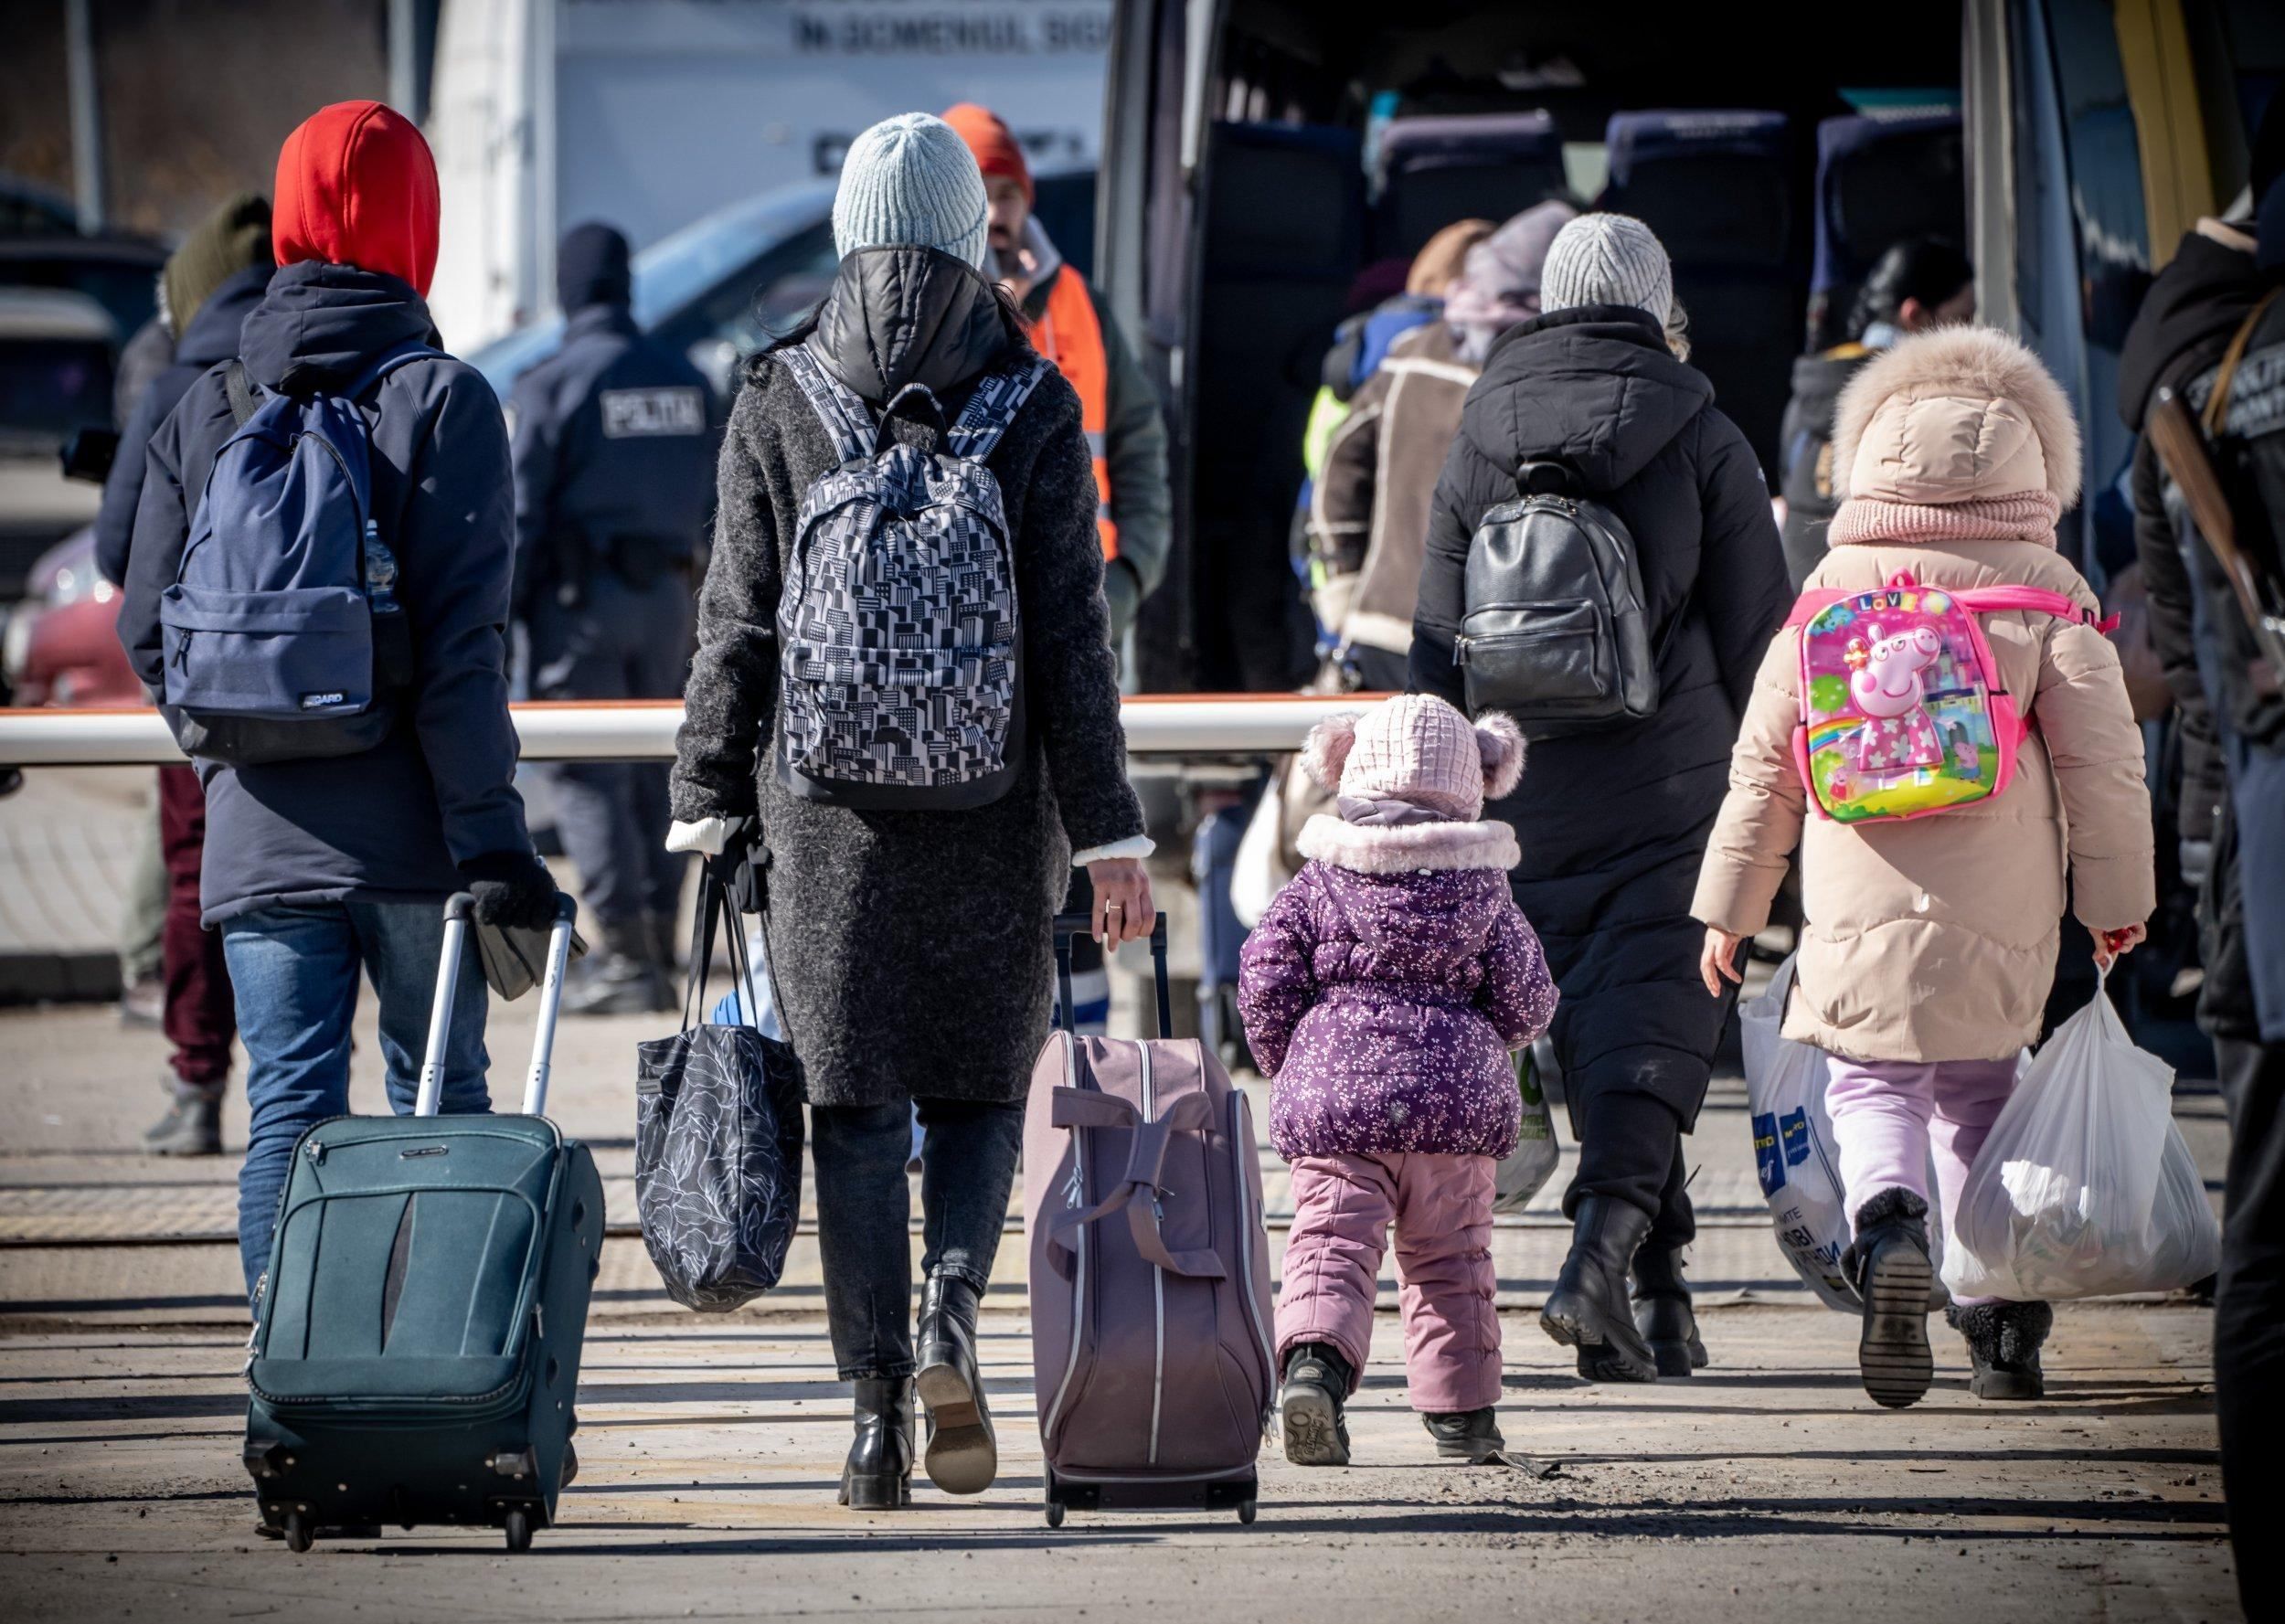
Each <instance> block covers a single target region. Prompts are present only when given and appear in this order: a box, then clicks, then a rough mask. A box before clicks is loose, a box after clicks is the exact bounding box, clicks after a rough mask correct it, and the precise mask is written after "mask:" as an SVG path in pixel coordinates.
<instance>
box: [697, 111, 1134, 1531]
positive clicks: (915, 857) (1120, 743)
mask: <svg viewBox="0 0 2285 1624" xmlns="http://www.w3.org/2000/svg"><path fill="white" fill-rule="evenodd" d="M987 213H988V207H987V204H986V201H985V196H984V185H983V176H982V175H981V174H980V173H979V172H978V170H977V167H976V163H975V160H974V158H973V157H972V156H971V155H970V154H969V151H968V148H967V147H966V146H965V145H964V144H963V143H962V141H961V139H960V137H959V136H958V135H957V134H956V133H954V132H953V130H952V129H951V127H950V126H949V125H947V124H946V123H945V122H942V121H941V120H940V119H936V118H932V117H930V116H929V115H927V114H925V113H906V114H901V115H899V116H898V117H895V118H891V119H888V120H886V121H884V122H881V123H879V124H877V125H875V126H873V127H872V128H871V129H869V130H867V131H866V132H865V133H863V134H862V135H860V136H859V137H858V138H857V139H856V142H855V143H852V144H851V146H850V149H849V154H848V156H847V158H846V160H845V162H844V164H843V166H842V172H841V181H840V188H839V191H838V193H837V194H836V196H835V198H834V215H833V218H834V242H835V245H836V246H837V247H838V249H840V252H841V255H842V259H841V266H840V270H839V272H838V273H837V275H836V276H835V279H834V285H833V288H832V291H831V292H829V293H828V294H827V295H826V297H825V300H824V304H823V305H822V306H821V307H820V308H819V310H818V312H817V313H816V315H815V316H814V318H813V320H811V321H810V322H808V323H807V324H804V325H803V326H802V328H801V329H799V330H797V331H796V332H795V333H794V334H791V335H790V336H788V337H787V338H786V339H785V340H783V341H781V343H780V344H779V345H777V346H775V347H773V348H772V349H771V350H768V351H766V352H764V353H763V354H761V355H760V356H756V357H755V358H754V359H753V360H752V361H751V362H749V364H748V365H747V366H746V368H745V376H744V387H742V388H741V389H740V390H739V393H738V396H737V399H736V402H735V404H734V405H733V407H732V409H731V413H730V423H729V430H728V437H727V439H726V440H725V442H724V444H723V447H722V456H721V468H720V477H719V482H718V497H717V507H716V514H717V516H716V526H715V539H714V551H713V554H712V557H710V558H709V560H708V562H707V575H706V581H705V584H704V586H703V588H702V589H701V590H700V593H699V599H698V652H697V654H696V658H695V659H694V661H693V662H692V666H691V676H690V685H689V690H688V694H687V695H686V699H685V710H686V719H685V722H684V724H683V728H682V731H681V734H680V736H679V738H678V741H677V755H676V760H675V772H674V780H673V810H674V815H675V827H674V830H673V832H672V834H671V835H670V837H669V838H670V844H672V845H673V846H674V847H675V849H676V850H682V851H703V852H707V853H709V854H718V853H721V852H723V851H725V850H726V849H727V848H728V846H729V845H730V843H732V842H733V841H738V842H740V843H742V844H745V845H746V847H747V848H748V849H749V851H751V852H754V853H756V854H757V855H756V856H755V857H754V858H753V860H754V861H755V862H758V863H760V865H762V873H763V876H764V879H765V882H766V884H767V886H768V892H769V911H768V912H767V913H766V915H765V923H766V925H767V927H768V935H769V945H770V949H771V951H770V963H771V967H772V971H773V977H774V980H775V982H776V983H777V991H778V993H779V995H780V1001H779V1005H778V1009H779V1015H780V1018H781V1021H782V1022H783V1024H784V1027H785V1031H786V1034H787V1036H788V1038H789V1040H790V1041H791V1042H792V1046H793V1048H794V1050H795V1053H796V1054H797V1055H798V1056H799V1057H800V1059H801V1062H802V1067H803V1069H804V1071H805V1073H806V1075H807V1077H808V1086H809V1099H810V1103H811V1111H810V1126H811V1134H812V1145H813V1157H814V1162H815V1166H816V1170H817V1213H818V1217H817V1224H818V1247H819V1250H820V1252H821V1254H822V1257H823V1261H824V1273H825V1309H826V1319H827V1322H828V1325H829V1327H830V1330H831V1332H832V1337H833V1345H834V1364H835V1366H836V1368H837V1369H838V1371H839V1373H840V1375H841V1377H842V1379H843V1380H845V1381H848V1382H852V1383H854V1384H855V1394H856V1435H855V1438H854V1440H853V1442H852V1444H851V1446H850V1450H849V1456H848V1461H847V1465H846V1468H845V1472H844V1476H843V1479H842V1489H841V1492H842V1496H843V1499H844V1501H845V1503H848V1504H851V1505H856V1506H867V1507H880V1506H893V1505H901V1504H903V1503H905V1502H906V1500H907V1498H908V1495H909V1480H910V1476H911V1472H912V1469H913V1464H914V1440H913V1413H912V1406H913V1395H914V1377H915V1374H916V1370H917V1371H918V1372H919V1374H921V1375H923V1376H925V1377H926V1378H927V1385H928V1386H929V1388H930V1392H931V1394H932V1395H933V1396H931V1397H930V1404H931V1406H935V1407H932V1409H931V1426H930V1437H929V1439H928V1445H927V1456H926V1464H927V1470H928V1473H929V1476H930V1479H931V1481H934V1482H935V1483H936V1484H937V1485H938V1486H939V1487H940V1488H942V1489H944V1490H947V1491H951V1492H955V1493H977V1492H980V1491H983V1489H984V1488H986V1487H987V1486H989V1485H990V1483H991V1482H992V1481H993V1478H994V1474H995V1472H996V1471H997V1470H998V1455H997V1449H996V1446H995V1444H994V1438H993V1434H992V1429H991V1419H990V1414H989V1409H988V1406H987V1405H986V1403H985V1398H984V1391H983V1383H982V1378H981V1377H980V1375H979V1374H978V1370H977V1365H976V1353H975V1313H976V1307H977V1303H978V1301H979V1300H980V1298H981V1297H982V1295H983V1290H984V1289H985V1287H986V1285H987V1284H988V1283H989V1281H990V1279H991V1274H992V1265H993V1259H994V1256H995V1255H996V1253H997V1251H998V1249H999V1244H1000V1231H1001V1225H1002V1222H1003V1220H1004V1218H1005V1216H1006V1214H1007V1202H1008V1192H1009V1187H1010V1184H1011V1181H1012V1179H1013V1177H1014V1173H1015V1155H1016V1149H1017V1146H1018V1143H1019V1141H1020V1135H1021V1130H1022V1126H1023V1099H1024V1093H1025V1089H1026V1083H1027V1079H1028V1074H1029V1071H1030V1068H1031V1065H1032V1061H1033V1059H1034V1057H1035V1056H1036V1052H1037V1050H1038V1048H1039V1046H1040V1045H1041V1044H1042V1043H1043V1042H1045V1040H1046V1037H1047V1024H1048V997H1049V987H1050V983H1051V981H1052V971H1051V948H1052V922H1053V918H1054V915H1055V912H1056V907H1057V903H1059V902H1060V901H1061V900H1062V899H1063V897H1064V894H1065V888H1066V885H1067V880H1068V874H1069V872H1070V870H1071V868H1072V867H1073V866H1075V865H1077V866H1083V867H1084V868H1085V869H1086V870H1087V872H1088V873H1089V876H1090V877H1091V878H1092V881H1093V885H1094V896H1095V904H1094V908H1093V910H1092V911H1093V922H1094V926H1095V933H1096V934H1097V935H1098V936H1099V937H1108V938H1109V939H1111V940H1113V941H1117V940H1131V939H1139V938H1141V937H1143V936H1145V935H1147V934H1148V933H1149V931H1150V929H1151V925H1152V920H1153V905H1152V900H1151V888H1150V883H1149V880H1148V879H1147V877H1146V876H1145V875H1144V872H1143V865H1142V863H1141V861H1140V860H1141V859H1142V858H1143V857H1144V856H1146V855H1148V854H1149V852H1150V848H1151V843H1150V841H1149V839H1148V837H1147V836H1145V835H1144V833H1143V812H1142V807H1141V805H1140V803H1139V802H1138V801H1136V799H1135V795H1134V791H1132V789H1131V788H1130V787H1129V786H1128V783H1127V779H1126V764H1125V740H1124V736H1123V734H1122V731H1121V726H1120V720H1119V695H1118V684H1117V673H1116V665H1115V662H1114V660H1113V657H1112V654H1111V641H1110V627H1109V621H1110V615H1109V610H1108V609H1107V606H1106V604H1105V601H1104V596H1103V587H1102V582H1103V568H1104V555H1103V548H1102V543H1101V540H1100V536H1099V534H1098V531H1097V528H1096V523H1095V520H1096V507H1097V491H1096V486H1095V480H1094V471H1093V466H1092V459H1091V458H1090V456H1089V447H1088V440H1087V436H1086V432H1085V430H1084V429H1083V427H1082V417H1081V411H1082V408H1081V404H1080V400H1079V394H1078V392H1077V391H1076V390H1074V389H1073V388H1072V387H1071V386H1070V385H1069V384H1068V383H1067V382H1065V381H1064V379H1063V378H1062V377H1061V376H1060V375H1059V374H1057V373H1056V372H1055V371H1054V370H1053V369H1052V368H1047V369H1045V370H1044V372H1043V374H1042V376H1041V377H1039V379H1038V381H1037V383H1036V387H1033V388H1032V390H1031V392H1030V394H1029V396H1028V397H1027V398H1024V399H1023V401H1022V403H1021V405H1020V406H1019V407H1018V408H1017V409H1015V412H1014V415H1013V417H1012V419H1009V420H1008V421H1007V422H1006V424H1005V426H1004V431H1003V432H1002V433H1001V434H1000V436H999V438H998V440H997V441H996V443H995V444H994V445H993V447H992V449H991V451H990V452H989V454H988V457H987V458H986V459H985V467H986V468H987V469H988V471H989V472H991V474H992V475H993V476H994V479H995V480H996V483H997V485H998V490H999V494H1000V498H1001V501H1002V503H1003V504H1004V514H1005V519H1006V525H1005V530H1004V534H1005V535H1006V536H1007V537H1008V538H1009V549H1010V552H1011V553H1012V560H1011V562H1012V566H1013V572H1014V582H1015V598H1016V602H1017V606H1018V610H1019V613H1020V616H1021V634H1022V646H1021V655H1020V659H1019V661H1018V662H1017V664H1018V669H1017V671H1016V673H1015V682H1016V684H1017V689H1016V693H1017V698H1016V700H1015V703H1016V705H1017V706H1018V707H1019V710H1020V712H1021V714H1023V715H1024V716H1026V718H1027V721H1026V728H1025V732H1026V739H1025V742H1024V743H1023V744H1022V746H1021V748H1020V754H1019V755H1018V756H1017V758H1016V759H1015V760H1014V761H1011V762H1010V763H1008V767H1009V768H1010V769H1012V770H1013V777H1012V780H1011V781H1010V782H1009V786H1008V788H1007V789H1006V791H1005V792H1004V794H1001V795H1000V796H999V797H998V798H997V799H995V800H992V801H988V802H987V803H985V804H983V805H977V806H971V807H969V808H968V809H966V810H961V811H951V810H926V811H924V810H879V811H862V810H857V809H855V808H852V807H848V806H844V805H834V804H831V803H829V802H828V801H824V800H818V799H811V798H809V797H808V796H807V795H805V794H803V793H801V792H799V790H798V789H797V786H799V787H801V788H810V789H813V787H814V786H813V780H810V779H808V778H806V777H802V776H801V775H799V774H798V773H796V772H795V771H794V770H792V767H791V765H790V763H788V762H785V761H781V760H780V759H778V758H779V757H781V755H782V754H783V753H784V752H785V750H786V749H787V748H788V741H789V739H790V738H791V734H790V732H789V724H790V719H791V713H790V712H789V710H788V707H787V702H786V686H785V683H784V679H783V674H782V671H781V654H782V653H783V651H781V648H780V646H779V643H778V641H777V637H776V635H775V630H776V628H777V627H778V626H779V624H780V621H779V610H780V605H781V599H782V598H783V597H784V596H785V594H786V592H787V590H788V587H787V580H788V577H789V574H792V573H794V572H795V570H796V566H797V563H798V560H797V557H796V554H795V548H796V547H797V546H798V545H799V544H800V542H801V539H802V535H803V525H802V517H803V515H802V506H803V501H804V497H805V495H806V494H807V493H808V492H809V491H810V490H811V488H812V486H813V483H815V482H816V481H817V480H819V479H820V478H821V477H823V476H824V475H826V474H828V473H831V472H834V470H835V469H837V468H838V467H840V466H841V463H842V457H841V455H840V453H839V452H838V451H836V449H835V448H836V443H837V435H838V430H836V431H834V432H829V431H828V430H827V429H826V427H825V425H824V421H823V420H821V417H820V412H821V410H822V409H824V408H823V407H822V406H820V405H813V403H812V396H811V394H810V392H809V391H810V390H812V389H814V390H816V391H817V392H818V395H819V398H820V399H821V400H833V401H837V400H839V399H840V394H839V391H842V390H845V391H846V392H847V393H848V394H849V395H851V396H854V397H855V398H856V403H857V405H859V406H860V407H861V409H862V412H863V414H864V415H865V416H866V419H867V424H866V427H867V429H868V430H870V431H872V432H873V433H875V434H876V435H878V436H882V437H885V438H886V439H888V440H894V441H895V442H897V443H899V444H905V445H914V446H918V447H921V448H924V449H926V448H933V447H941V444H942V441H941V437H940V435H939V430H938V428H937V426H936V424H935V423H934V421H933V420H932V419H933V418H934V413H932V412H930V411H929V410H928V409H927V402H928V401H930V400H932V401H933V402H934V404H935V406H936V407H937V408H939V409H941V411H942V413H943V414H944V416H945V418H946V419H947V420H951V421H956V420H957V419H959V418H960V416H961V414H962V412H963V411H964V410H966V409H967V407H968V405H969V403H970V402H971V400H972V397H974V395H975V394H976V392H977V390H978V389H979V387H982V385H983V383H984V382H987V381H989V382H992V383H993V386H994V390H995V392H996V391H998V388H999V384H998V380H1001V379H1003V378H1004V377H1007V376H1008V373H1007V371H1006V368H1007V366H1009V365H1010V364H1011V363H1012V362H1014V361H1017V360H1020V359H1021V358H1022V357H1023V356H1026V354H1027V353H1028V341H1027V339H1026V324H1025V323H1024V321H1023V319H1022V317H1021V315H1020V314H1019V313H1017V312H1016V310H1015V306H1014V304H1013V303H1012V302H1011V301H1010V300H1008V299H1007V298H1006V297H1005V296H1004V294H1002V293H1001V292H999V291H998V290H996V289H995V288H994V285H993V284H992V282H991V281H988V280H987V279H986V277H985V275H984V267H985V265H986V263H987V259H986V254H987V244H986V228H987V218H986V217H987ZM892 403H893V404H895V405H896V407H897V409H896V410H895V411H888V410H887V409H888V408H890V407H891V405H892ZM983 404H984V406H985V408H986V409H989V406H990V401H989V399H988V398H987V400H986V401H985V402H984V403H983ZM834 409H835V410H836V412H838V411H839V410H840V409H841V408H840V407H838V406H836V407H835V408H834ZM884 413H886V414H887V420H886V421H885V422H876V421H875V420H874V419H880V418H881V417H882V416H883V414H884ZM805 685H806V680H805ZM789 931H791V932H793V933H795V934H792V935H789V934H788V932H789ZM916 1104H917V1105H918V1107H919V1120H920V1124H921V1128H922V1130H923V1133H924V1136H925V1138H924V1145H923V1150H922V1167H923V1173H922V1175H921V1190H920V1199H921V1206H922V1212H923V1223H924V1230H925V1234H926V1237H927V1239H926V1252H925V1257H924V1258H923V1268H924V1269H925V1274H926V1279H925V1290H924V1294H923V1297H922V1300H921V1310H920V1322H919V1337H918V1343H919V1350H918V1352H919V1357H918V1358H917V1359H916V1349H915V1335H914V1328H913V1323H912V1319H911V1288H912V1276H911V1268H912V1264H911V1254H910V1251H909V1241H908V1239H907V1235H906V1222H907V1216H908V1208H909V1196H908V1188H909V1186H908V1184H907V1183H906V1174H905V1164H906V1161H907V1159H908V1157H909V1154H910V1149H911V1142H910V1141H911V1127H910V1124H911V1117H912V1109H913V1107H914V1105H916ZM948 1394H950V1395H954V1396H956V1399H953V1400H945V1399H944V1397H943V1396H945V1395H948Z"/></svg>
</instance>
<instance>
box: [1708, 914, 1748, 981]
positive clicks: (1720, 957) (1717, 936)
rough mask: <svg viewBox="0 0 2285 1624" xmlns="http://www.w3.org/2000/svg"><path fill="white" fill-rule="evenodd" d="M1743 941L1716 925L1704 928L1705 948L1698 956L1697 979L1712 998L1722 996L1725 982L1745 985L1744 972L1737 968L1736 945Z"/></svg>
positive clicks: (1740, 937)
mask: <svg viewBox="0 0 2285 1624" xmlns="http://www.w3.org/2000/svg"><path fill="white" fill-rule="evenodd" d="M1743 940H1745V938H1744V937H1742V936H1738V935H1736V934H1734V933H1732V932H1730V931H1727V930H1725V929H1722V928H1721V927H1720V926H1718V925H1708V926H1707V927H1706V947H1705V949H1704V950H1702V951H1701V952H1700V953H1699V954H1698V978H1699V979H1700V980H1701V981H1703V982H1706V992H1709V993H1710V994H1712V995H1713V996H1714V997H1716V998H1719V997H1720V996H1721V995H1722V983H1723V982H1726V981H1729V982H1738V984H1739V985H1741V986H1742V985H1743V984H1744V983H1745V980H1746V977H1745V972H1744V971H1741V970H1739V969H1738V943H1739V942H1741V941H1743Z"/></svg>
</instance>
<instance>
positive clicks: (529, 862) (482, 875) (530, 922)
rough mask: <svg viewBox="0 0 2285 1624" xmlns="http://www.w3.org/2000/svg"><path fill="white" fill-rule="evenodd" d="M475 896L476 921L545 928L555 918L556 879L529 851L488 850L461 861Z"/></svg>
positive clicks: (470, 889)
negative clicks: (463, 861) (480, 854)
mask: <svg viewBox="0 0 2285 1624" xmlns="http://www.w3.org/2000/svg"><path fill="white" fill-rule="evenodd" d="M460 871H461V873H462V875H463V876H466V878H467V880H468V892H469V895H470V896H472V897H474V898H475V899H476V923H478V924H479V925H498V926H503V927H505V928H507V929H516V930H546V929H549V928H550V927H552V926H553V925H554V924H555V922H556V882H555V879H554V877H553V876H550V875H549V874H548V872H547V865H546V864H544V863H542V862H541V861H540V860H539V859H538V858H537V857H535V856H533V855H532V854H531V853H529V852H486V853H484V854H483V855H482V856H479V857H471V858H470V859H469V860H468V861H467V862H465V863H463V864H462V865H460Z"/></svg>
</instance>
